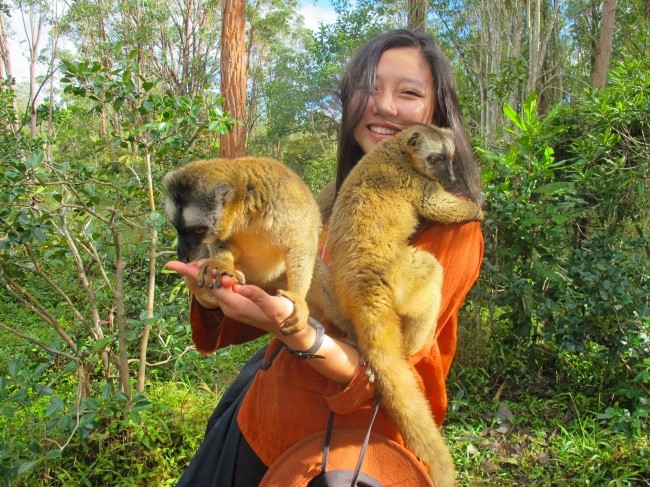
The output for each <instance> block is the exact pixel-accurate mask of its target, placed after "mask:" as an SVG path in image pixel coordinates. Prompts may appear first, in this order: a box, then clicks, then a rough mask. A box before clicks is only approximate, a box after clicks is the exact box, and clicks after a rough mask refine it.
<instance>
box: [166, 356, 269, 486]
mask: <svg viewBox="0 0 650 487" xmlns="http://www.w3.org/2000/svg"><path fill="white" fill-rule="evenodd" d="M265 353H266V347H264V348H263V349H261V350H259V351H258V352H256V353H255V355H253V357H251V359H250V360H249V361H248V362H247V363H246V365H244V367H242V370H241V372H240V373H239V375H238V376H237V378H236V379H235V380H234V381H233V383H232V384H231V385H230V387H229V388H228V390H227V391H226V392H225V393H224V395H223V397H222V398H221V401H219V404H218V405H217V408H216V409H215V410H214V412H213V413H212V416H210V419H209V420H208V425H207V428H206V431H205V438H203V442H202V443H201V446H199V449H198V450H197V452H196V454H195V455H194V457H193V458H192V460H191V461H190V464H189V466H188V467H187V469H186V470H185V471H184V472H183V475H182V476H181V478H180V479H179V481H178V484H177V486H178V487H228V486H234V485H235V469H236V466H237V457H238V452H239V450H240V445H241V443H242V441H244V442H245V440H244V439H243V438H242V434H241V431H240V430H239V426H238V425H237V414H238V413H239V408H240V406H241V404H242V401H243V399H244V396H245V395H246V392H247V391H248V388H249V386H250V384H251V382H252V381H253V378H254V377H255V374H256V373H257V371H258V370H259V368H260V366H261V365H262V362H263V359H264V354H265ZM239 455H241V454H240V453H239ZM240 460H241V456H240ZM260 463H261V462H260ZM240 467H243V468H247V467H245V466H242V465H240ZM248 468H250V466H249V467H248Z"/></svg>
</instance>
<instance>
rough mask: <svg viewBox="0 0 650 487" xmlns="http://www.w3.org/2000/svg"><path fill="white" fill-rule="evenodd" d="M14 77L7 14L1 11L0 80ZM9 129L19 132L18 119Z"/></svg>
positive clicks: (15, 110)
mask: <svg viewBox="0 0 650 487" xmlns="http://www.w3.org/2000/svg"><path fill="white" fill-rule="evenodd" d="M12 77H13V72H12V70H11V53H10V51H9V40H8V38H7V28H6V25H5V14H4V13H3V12H2V11H0V81H4V80H5V79H10V78H12ZM12 104H13V111H14V114H17V113H18V104H17V102H16V98H15V97H14V99H13V102H12ZM6 129H7V130H10V129H11V130H13V133H16V132H18V130H19V127H18V120H17V119H14V122H13V124H12V127H6Z"/></svg>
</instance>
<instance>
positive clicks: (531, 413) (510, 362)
mask: <svg viewBox="0 0 650 487" xmlns="http://www.w3.org/2000/svg"><path fill="white" fill-rule="evenodd" d="M478 331H479V330H476V329H469V330H468V329H465V330H461V335H460V339H459V353H458V355H457V360H456V362H455V363H454V365H453V367H452V371H451V374H450V377H449V381H448V393H449V395H450V408H449V413H448V415H447V418H446V420H445V425H444V428H443V433H444V435H445V437H446V438H447V439H448V443H449V445H450V448H451V449H452V454H453V456H454V459H455V462H456V466H457V471H458V484H459V485H460V486H482V485H489V486H513V485H522V486H528V485H531V486H549V487H550V486H560V485H561V486H565V485H567V486H573V485H576V486H577V485H581V486H636V485H648V483H649V482H650V440H649V438H648V434H647V431H644V430H642V429H638V430H636V431H633V432H632V433H631V434H630V432H628V434H626V433H625V432H624V431H621V430H620V428H618V427H617V426H616V424H615V423H613V422H611V421H608V420H607V419H603V417H602V414H601V412H602V411H603V410H604V409H605V407H606V404H604V401H603V399H602V398H601V397H599V396H598V395H597V394H593V395H589V394H585V393H583V392H578V391H580V390H581V389H582V385H581V384H580V383H572V382H565V378H566V377H565V374H564V373H562V372H558V368H560V369H561V368H562V364H558V363H553V361H551V360H549V357H548V356H547V355H546V353H545V351H544V350H543V351H542V352H541V353H540V352H539V350H536V349H534V348H533V349H530V348H528V349H527V347H525V346H520V347H518V348H517V349H515V348H514V347H513V348H510V349H508V348H507V347H503V346H501V345H492V346H488V344H487V342H488V341H489V337H486V336H485V335H483V334H480V333H478ZM598 373H599V372H598V369H597V368H595V367H593V366H592V368H591V374H592V375H594V376H597V375H598ZM583 379H585V378H584V377H583Z"/></svg>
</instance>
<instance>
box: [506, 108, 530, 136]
mask: <svg viewBox="0 0 650 487" xmlns="http://www.w3.org/2000/svg"><path fill="white" fill-rule="evenodd" d="M503 114H504V115H505V116H506V118H507V119H508V120H510V121H511V122H512V123H514V124H515V125H516V126H517V127H519V128H520V129H521V130H522V131H524V132H525V131H526V124H524V121H523V120H522V118H521V116H520V115H519V114H518V113H517V112H516V111H515V109H514V108H512V107H511V106H510V105H508V104H507V103H504V104H503Z"/></svg>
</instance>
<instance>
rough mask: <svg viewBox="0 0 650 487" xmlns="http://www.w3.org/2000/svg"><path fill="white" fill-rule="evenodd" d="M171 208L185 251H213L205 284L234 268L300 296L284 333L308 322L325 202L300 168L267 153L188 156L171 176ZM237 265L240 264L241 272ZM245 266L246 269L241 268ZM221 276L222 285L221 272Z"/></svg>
mask: <svg viewBox="0 0 650 487" xmlns="http://www.w3.org/2000/svg"><path fill="white" fill-rule="evenodd" d="M163 185H164V188H165V193H166V200H165V208H166V211H167V215H168V217H169V220H170V221H171V222H172V223H173V224H174V226H175V227H176V230H177V232H178V251H177V252H178V257H179V259H180V260H182V261H184V262H191V261H194V260H197V259H200V258H204V257H207V256H208V255H209V256H210V259H208V260H207V261H206V262H205V263H204V264H203V265H202V266H201V269H200V276H199V285H200V286H203V285H204V284H205V281H206V278H207V281H208V285H212V282H213V279H212V270H213V269H214V270H216V276H221V275H223V274H229V275H232V276H235V277H236V278H237V279H238V280H239V281H240V282H242V283H243V282H244V276H245V280H246V281H247V282H248V283H251V284H256V285H258V286H261V287H266V288H267V289H268V288H278V289H286V291H285V290H281V291H278V293H279V294H281V295H284V296H286V297H287V298H289V299H290V300H291V301H293V302H294V305H295V312H294V314H293V315H292V317H290V319H289V320H287V322H285V324H284V325H283V328H282V331H283V333H286V334H290V333H295V332H298V331H299V330H301V329H302V328H303V327H304V326H305V324H306V323H307V318H308V315H309V311H308V309H307V305H306V303H305V299H304V298H305V296H306V294H307V290H308V289H309V285H310V283H311V278H312V270H313V264H314V261H315V258H316V255H317V250H318V237H319V233H320V227H321V220H320V214H319V211H318V206H317V205H316V202H315V200H314V198H313V196H312V194H311V191H310V190H309V188H308V187H307V185H306V184H305V183H304V182H303V181H302V179H301V178H300V176H298V175H297V174H296V173H295V172H293V171H292V170H291V169H289V168H288V167H287V166H285V165H284V164H282V163H280V162H278V161H276V160H273V159H270V158H265V157H242V158H238V159H209V160H201V161H195V162H192V163H189V164H187V165H185V166H183V167H181V168H179V169H176V170H174V171H172V172H170V173H169V174H167V175H166V176H165V178H164V181H163ZM235 266H236V267H237V268H239V269H240V270H241V272H239V271H238V270H236V269H235ZM242 273H243V274H242ZM214 283H215V284H217V285H219V279H218V277H217V278H216V279H214Z"/></svg>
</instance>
